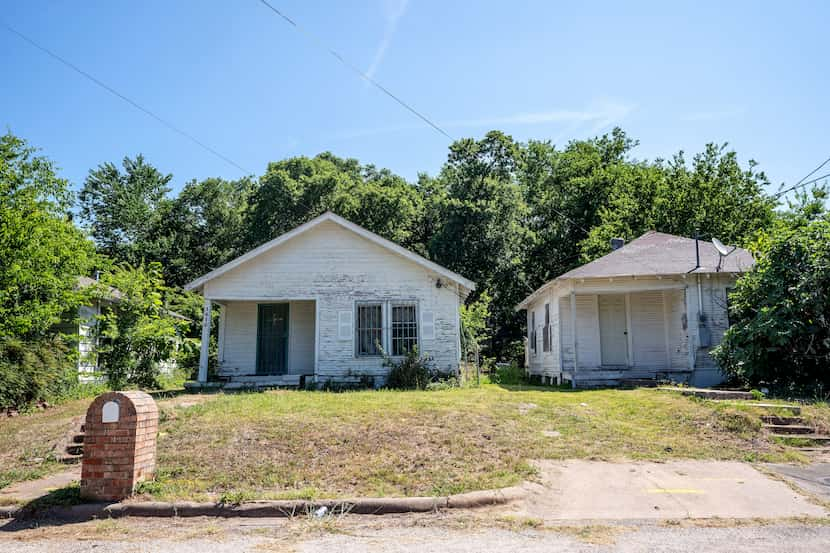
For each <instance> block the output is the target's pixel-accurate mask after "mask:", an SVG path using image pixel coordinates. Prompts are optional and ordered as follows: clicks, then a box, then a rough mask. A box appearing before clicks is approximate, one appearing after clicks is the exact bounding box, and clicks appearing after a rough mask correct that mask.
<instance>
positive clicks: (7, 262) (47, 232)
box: [0, 133, 98, 340]
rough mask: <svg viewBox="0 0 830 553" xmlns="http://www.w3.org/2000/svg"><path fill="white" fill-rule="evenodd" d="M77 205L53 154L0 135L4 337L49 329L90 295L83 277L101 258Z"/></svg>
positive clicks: (0, 327)
mask: <svg viewBox="0 0 830 553" xmlns="http://www.w3.org/2000/svg"><path fill="white" fill-rule="evenodd" d="M71 205H72V196H71V194H70V192H69V187H68V183H67V182H66V180H64V179H62V178H60V177H58V176H57V175H56V173H55V168H54V166H53V164H52V162H51V161H49V160H48V159H46V158H44V157H42V156H38V155H36V152H35V150H34V149H33V148H31V147H29V146H28V145H27V144H26V142H25V141H24V140H22V139H20V138H17V137H15V136H13V135H12V134H10V133H7V134H5V135H3V136H0V260H1V261H0V338H3V337H13V338H20V339H25V340H29V339H37V338H39V337H42V336H44V335H45V334H47V333H48V332H49V330H50V328H51V327H52V326H53V325H55V324H56V323H58V322H59V321H60V318H61V316H62V315H64V314H65V313H66V312H71V311H72V310H73V309H74V308H77V306H78V305H79V304H80V303H81V302H82V301H83V299H84V294H83V291H81V290H79V289H78V277H79V276H82V275H88V274H89V273H90V272H91V271H92V270H93V268H94V267H95V266H96V264H97V263H98V259H97V256H96V253H95V248H94V246H93V244H92V242H91V241H89V240H88V239H87V238H86V237H85V236H84V234H83V233H82V232H81V231H80V230H78V228H77V227H75V225H74V224H73V223H72V219H71V213H70V208H71Z"/></svg>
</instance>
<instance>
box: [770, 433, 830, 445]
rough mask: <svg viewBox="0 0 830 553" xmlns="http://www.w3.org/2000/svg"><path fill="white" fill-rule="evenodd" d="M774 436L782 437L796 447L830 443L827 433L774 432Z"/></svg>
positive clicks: (785, 441)
mask: <svg viewBox="0 0 830 553" xmlns="http://www.w3.org/2000/svg"><path fill="white" fill-rule="evenodd" d="M772 437H773V438H780V439H781V440H782V441H783V442H784V443H787V444H788V445H792V446H794V447H799V446H800V447H810V446H811V445H819V444H825V443H826V444H830V436H827V435H825V434H772ZM807 444H810V445H807Z"/></svg>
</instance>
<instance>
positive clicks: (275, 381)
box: [223, 374, 301, 390]
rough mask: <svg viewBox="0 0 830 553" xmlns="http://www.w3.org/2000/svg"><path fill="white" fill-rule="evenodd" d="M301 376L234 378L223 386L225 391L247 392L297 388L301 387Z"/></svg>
mask: <svg viewBox="0 0 830 553" xmlns="http://www.w3.org/2000/svg"><path fill="white" fill-rule="evenodd" d="M300 376H301V375H299V374H283V375H273V376H256V375H251V376H234V377H232V378H231V380H230V381H229V382H227V383H225V385H224V386H223V388H224V389H225V390H247V389H257V388H282V387H297V386H299V385H300Z"/></svg>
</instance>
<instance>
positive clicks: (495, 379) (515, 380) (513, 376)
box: [490, 362, 525, 386]
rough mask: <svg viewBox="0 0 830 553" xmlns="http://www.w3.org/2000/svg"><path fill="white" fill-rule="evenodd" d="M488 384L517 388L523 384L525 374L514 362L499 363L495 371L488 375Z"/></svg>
mask: <svg viewBox="0 0 830 553" xmlns="http://www.w3.org/2000/svg"><path fill="white" fill-rule="evenodd" d="M490 382H492V383H493V384H504V385H507V386H517V385H519V384H523V383H524V382H525V372H524V369H522V368H520V367H519V365H517V364H516V363H515V362H513V363H510V364H504V363H499V364H497V365H496V369H495V371H493V372H491V373H490Z"/></svg>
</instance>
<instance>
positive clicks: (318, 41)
mask: <svg viewBox="0 0 830 553" xmlns="http://www.w3.org/2000/svg"><path fill="white" fill-rule="evenodd" d="M259 1H260V2H261V3H262V4H263V5H264V6H266V7H267V8H268V9H270V10H271V11H272V12H274V13H275V14H277V15H278V16H279V17H281V18H282V19H283V20H284V21H286V22H287V23H288V24H289V25H291V26H292V27H294V28H295V29H297V31H299V32H300V33H302V34H303V35H305V37H306V38H307V39H309V40H310V41H311V42H313V43H315V44H316V45H317V46H319V47H320V48H322V49H323V50H325V51H327V52H328V53H329V54H331V55H332V56H333V57H334V58H335V59H336V60H337V61H339V62H340V63H342V64H343V65H344V66H346V67H347V68H349V69H350V70H351V71H352V72H353V73H355V74H357V75H358V76H359V77H360V78H361V79H363V80H365V81H366V82H368V83H369V84H371V85H372V86H374V87H375V88H377V89H378V90H380V91H381V92H383V93H384V94H386V95H387V96H389V97H390V98H392V99H393V100H394V101H396V102H397V103H398V104H400V105H401V106H403V107H404V109H406V110H407V111H409V112H410V113H412V114H413V115H415V116H416V117H418V118H419V119H420V120H421V121H423V122H424V123H426V124H427V125H429V126H430V127H432V128H433V129H435V130H436V131H438V132H439V133H441V134H442V135H444V136H445V137H447V138H449V139H450V140H453V141H454V140H455V139H454V138H453V137H452V136H450V135H449V133H447V131H445V130H444V129H442V128H441V127H439V126H438V125H437V124H435V123H433V122H432V121H431V120H430V119H429V118H428V117H427V116H426V115H424V114H422V113H421V112H419V111H418V110H416V109H415V108H413V107H412V106H410V105H409V104H407V103H406V102H404V101H403V100H402V99H400V98H399V97H398V96H396V95H395V94H393V93H392V92H391V91H389V89H387V88H386V87H385V86H383V85H382V84H380V83H379V82H377V81H376V80H375V79H373V78H372V77H370V76H369V75H367V74H366V73H365V72H363V71H361V70H360V69H359V68H358V67H357V66H356V65H354V64H353V63H351V62H349V61H347V60H346V58H344V57H343V56H341V55H340V54H339V53H338V52H337V51H336V50H334V49H332V48H330V47H329V46H327V45H326V43H325V42H324V41H323V40H322V39H321V38H320V37H318V36H316V35H314V34H313V33H311V32H309V31H307V30H305V29H304V28H303V27H300V26H299V25H298V24H297V22H296V21H294V20H293V19H291V18H290V17H288V16H287V15H285V14H284V13H283V12H281V11H280V10H278V9H277V8H275V7H274V6H273V5H271V4H270V3H269V2H268V1H267V0H259Z"/></svg>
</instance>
